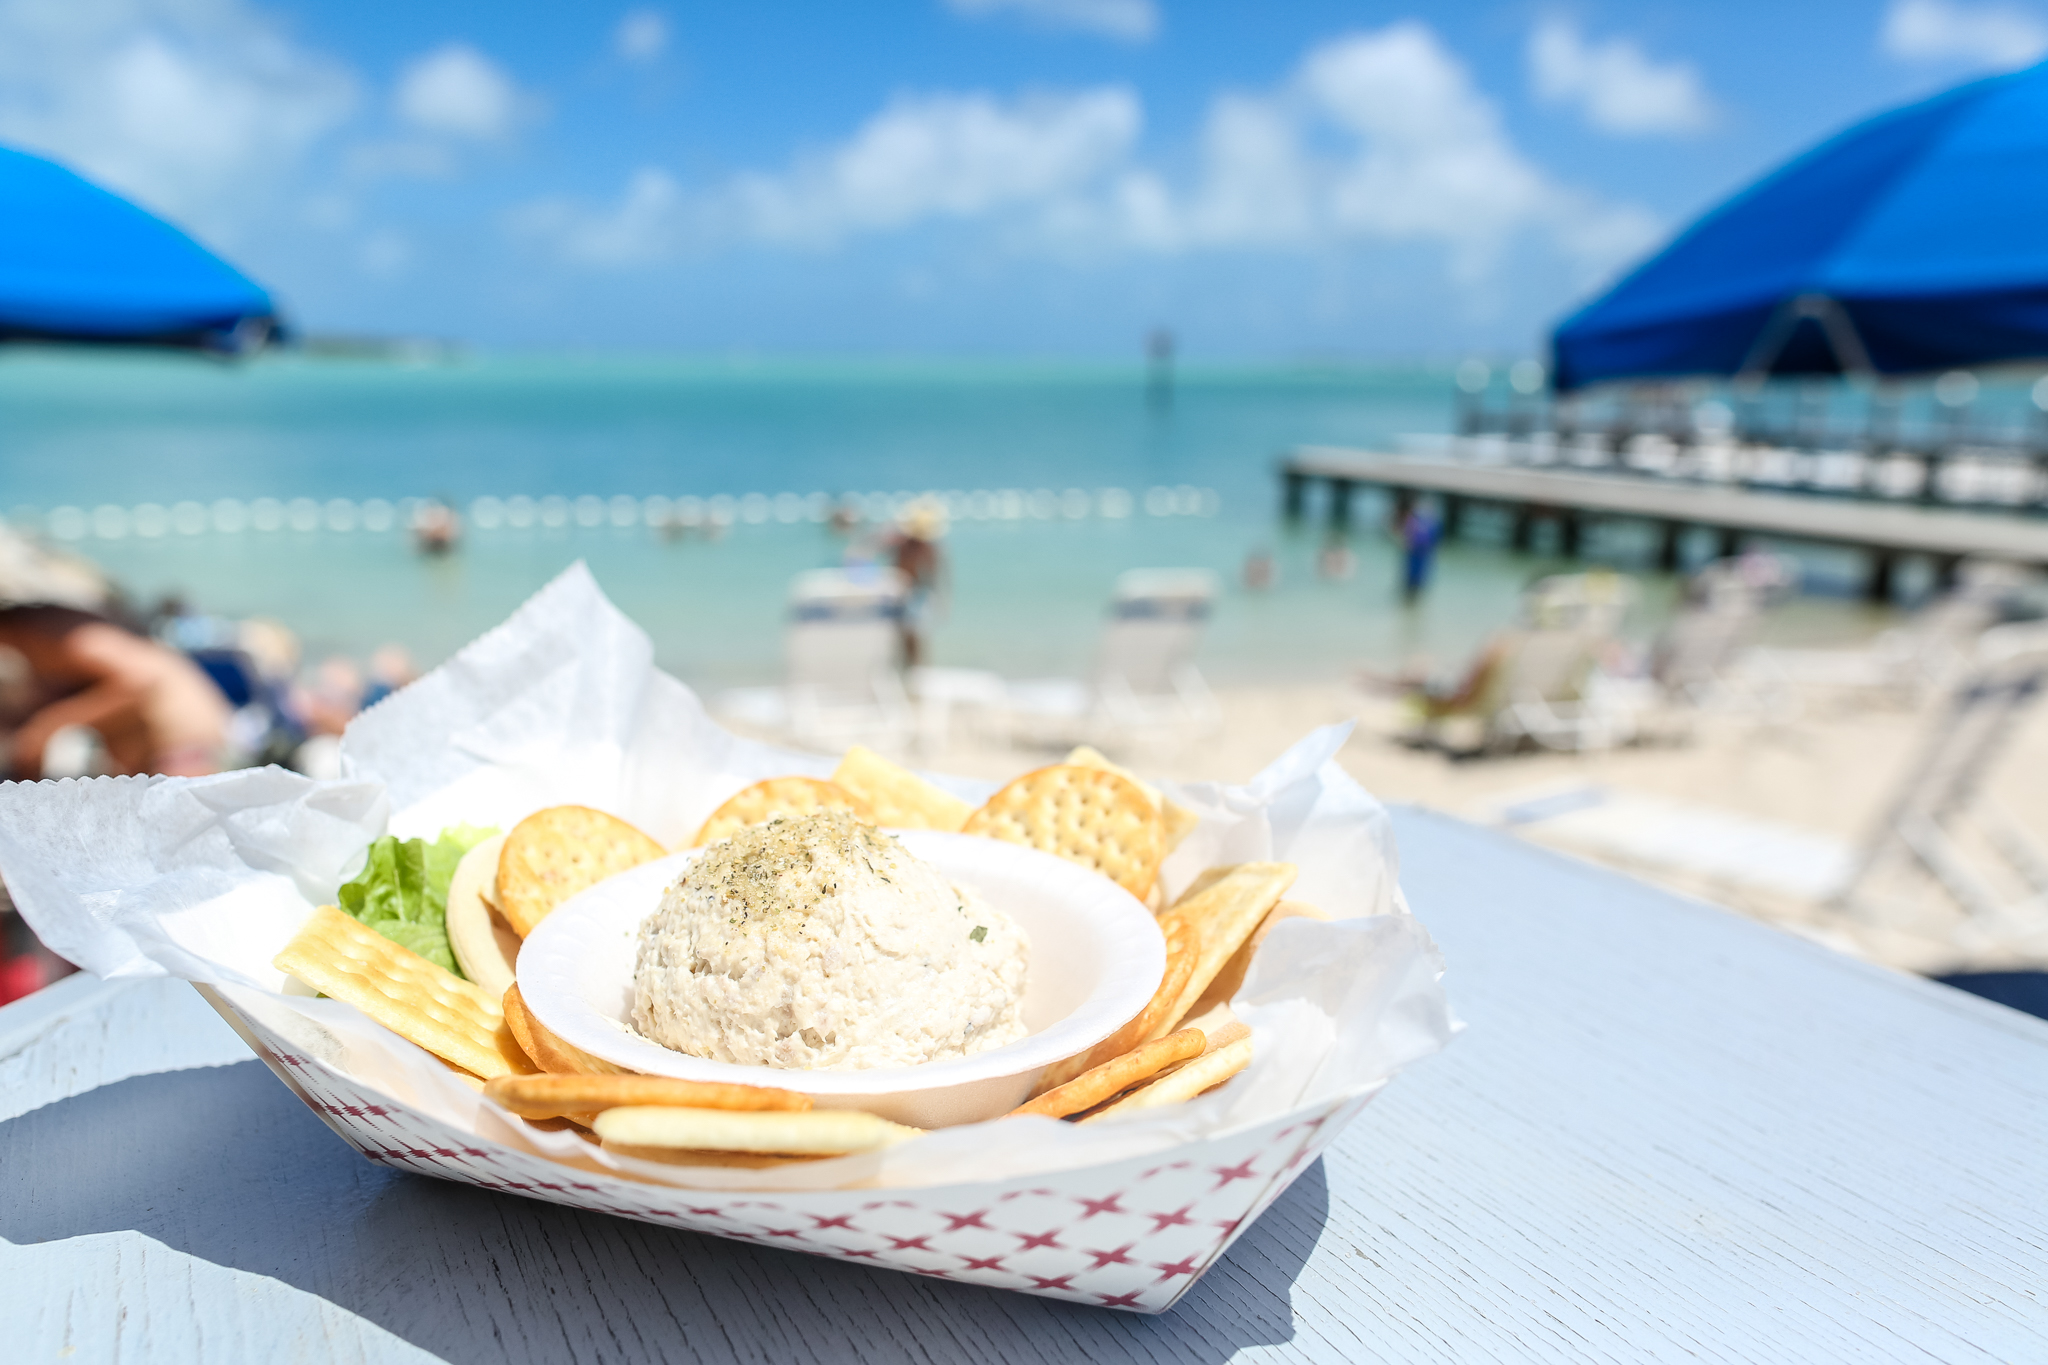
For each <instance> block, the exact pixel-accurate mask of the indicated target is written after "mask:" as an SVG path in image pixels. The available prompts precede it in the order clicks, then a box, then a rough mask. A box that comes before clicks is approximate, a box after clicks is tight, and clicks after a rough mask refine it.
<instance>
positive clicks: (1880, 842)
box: [1485, 624, 2048, 952]
mask: <svg viewBox="0 0 2048 1365" xmlns="http://www.w3.org/2000/svg"><path fill="white" fill-rule="evenodd" d="M2044 693H2048V625H2040V624H2032V625H2015V626H1999V627H1996V628H1994V629H1992V630H1990V631H1987V632H1986V633H1985V635H1984V637H1983V640H1982V642H1981V644H1980V645H1979V648H1978V650H1977V653H1976V656H1975V658H1974V660H1973V662H1972V663H1971V665H1970V666H1969V667H1968V668H1967V669H1966V670H1965V672H1964V675H1963V677H1962V678H1961V679H1960V680H1959V681H1958V682H1957V683H1956V685H1955V686H1954V687H1952V688H1951V689H1950V691H1949V694H1948V696H1947V699H1946V700H1945V702H1944V703H1943V705H1942V706H1941V708H1940V709H1939V711H1938V712H1937V714H1936V716H1935V718H1934V720H1933V722H1932V723H1931V724H1930V725H1929V727H1928V729H1927V732H1926V734H1925V735H1924V736H1923V738H1922V740H1921V745H1920V749H1919V752H1918V754H1917V756H1916V758H1915V760H1914V761H1913V762H1912V763H1911V764H1910V765H1909V766H1908V767H1907V768H1906V770H1905V771H1904V773H1903V774H1902V777H1901V780H1900V781H1899V783H1898V784H1897V787H1896V794H1895V795H1894V797H1893V799H1892V801H1891V803H1890V804H1889V806H1887V807H1886V809H1885V812H1884V815H1883V817H1882V818H1881V819H1880V820H1879V821H1878V822H1877V824H1876V827H1875V828H1874V829H1873V831H1872V833H1871V834H1870V836H1869V837H1868V838H1867V839H1865V840H1864V841H1863V842H1862V843H1861V844H1860V845H1859V844H1857V843H1854V842H1851V841H1848V840H1840V839H1833V838H1829V837H1827V836H1826V835H1822V834H1816V833H1813V832H1811V831H1807V830H1802V829H1799V828H1797V827H1795V826H1791V825H1786V824H1782V823H1779V822H1776V821H1769V820H1760V819H1757V818H1755V817H1752V816H1748V815H1743V814H1741V813H1738V812H1735V811H1723V810H1716V809H1714V808H1712V807H1709V806H1704V805H1695V804H1691V803H1688V802H1684V801H1676V800H1671V799H1668V798H1663V797H1656V796H1650V795H1646V794H1642V793H1631V792H1624V791H1616V790H1613V789H1610V788H1607V787H1604V786H1601V785H1596V784H1588V783H1569V784H1564V785H1561V786H1552V787H1548V788H1543V789H1538V790H1535V791H1529V792H1522V793H1518V794H1515V795H1511V796H1508V797H1505V798H1502V799H1500V800H1498V801H1497V802H1495V803H1493V806H1492V809H1491V811H1490V812H1489V813H1488V814H1487V816H1486V817H1485V818H1487V819H1488V820H1489V821H1490V822H1491V823H1497V824H1501V825H1505V826H1509V827H1514V828H1520V829H1530V830H1541V831H1542V832H1543V834H1544V835H1545V836H1546V838H1547V839H1548V841H1549V842H1552V843H1556V844H1561V845H1564V846H1567V847H1571V848H1574V849H1580V850H1583V851H1585V852H1588V853H1591V854H1593V855H1595V856H1597V857H1601V858H1605V859H1607V860H1609V861H1613V862H1617V863H1620V864H1622V865H1624V866H1628V867H1633V868H1641V869H1644V870H1648V871H1659V870H1662V871H1672V872H1681V873H1687V874H1691V875H1693V876H1697V877H1702V878H1705V879H1706V880H1707V881H1708V882H1710V883H1720V884H1722V885H1725V886H1727V887H1729V888H1753V889H1757V890H1763V891H1770V892H1775V893H1778V894H1781V895H1788V896H1792V897H1795V898H1797V899H1799V900H1803V901H1807V902H1811V903H1814V904H1816V905H1826V906H1830V907H1832V908H1834V909H1835V910H1837V911H1839V912H1842V913H1844V914H1847V915H1849V916H1851V917H1853V918H1855V919H1856V920H1858V921H1860V922H1863V923H1866V924H1871V925H1874V926H1879V927H1884V928H1890V929H1907V930H1910V931H1915V932H1918V933H1919V935H1920V936H1921V937H1923V938H1928V939H1946V940H1948V941H1952V942H1953V943H1954V944H1955V945H1956V947H1957V948H1958V949H1959V950H1960V951H1962V952H1977V951H1984V950H2023V951H2029V952H2039V951H2041V950H2042V949H2044V948H2048V849H2043V848H2042V847H2041V846H2040V844H2039V843H2038V842H2037V841H2035V840H2034V839H2033V838H2032V837H2030V836H2029V835H2028V834H2027V832H2026V831H2025V830H2024V829H2022V828H2021V827H2020V826H2019V824H2018V823H2017V822H2015V821H2014V820H2012V819H2011V818H2010V817H2008V816H2006V815H2005V814H2004V813H2003V812H2001V811H2000V810H1999V809H1998V807H1997V806H1996V804H1995V803H1993V802H1991V801H1990V800H1989V799H1988V798H1986V796H1985V795H1984V790H1983V789H1984V785H1985V782H1986V780H1987V778H1988V777H1989V776H1990V773H1991V770H1992V768H1993V767H1994V766H1995V764H1996V763H1997V761H1998V759H1999V757H2000V756H2001V755H2002V754H2003V753H2005V752H2007V751H2008V750H2009V749H2010V747H2011V746H2010V740H2011V738H2012V735H2013V732H2014V729H2015V728H2016V727H2017V726H2018V724H2019V723H2020V722H2021V721H2022V720H2023V719H2024V718H2025V716H2026V715H2027V713H2028V711H2029V710H2030V709H2031V707H2032V706H2033V705H2034V703H2035V702H2036V701H2038V700H2039V699H2040V697H2041V696H2042V695H2043V694H2044ZM1916 880H1917V881H1918V882H1920V883H1921V886H1920V887H1919V888H1916V887H1915V885H1914V883H1915V881H1916ZM1929 883H1931V886H1932V889H1934V890H1935V891H1937V892H1938V893H1939V895H1938V896H1936V897H1933V898H1929V897H1926V896H1922V895H1916V894H1914V892H1915V891H1916V889H1926V887H1927V884H1929ZM2015 891H2016V892H2017V894H2014V892H2015ZM1930 899H1931V900H1932V901H1934V902H1947V903H1948V904H1947V906H1946V912H1945V913H1942V912H1941V911H1940V910H1939V909H1937V908H1936V906H1934V905H1930ZM1958 909H1960V911H1961V912H1962V920H1961V923H1960V924H1958V923H1957V922H1956V919H1955V912H1956V910H1958ZM1930 910H1934V911H1935V915H1934V916H1931V915H1930ZM1936 916H1938V917H1936Z"/></svg>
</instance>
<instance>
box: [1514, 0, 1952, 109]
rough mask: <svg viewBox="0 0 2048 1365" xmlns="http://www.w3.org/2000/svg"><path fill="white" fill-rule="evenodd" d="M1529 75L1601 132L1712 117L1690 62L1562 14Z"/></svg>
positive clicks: (1537, 50)
mask: <svg viewBox="0 0 2048 1365" xmlns="http://www.w3.org/2000/svg"><path fill="white" fill-rule="evenodd" d="M1934 2H1935V3H1939V0H1934ZM1529 79H1530V83H1531V84H1533V85H1534V86H1535V87H1536V95H1537V98H1539V99H1541V100H1543V101H1545V102H1546V103H1549V104H1575V105H1577V106H1579V107H1580V108H1581V109H1582V110H1583V111H1584V112H1585V115H1586V120H1587V121H1588V122H1589V123H1591V124H1592V125H1593V126H1594V127H1595V128H1598V129H1601V130H1602V131H1603V132H1609V133H1619V134H1622V135H1623V136H1642V135H1644V134H1653V133H1692V132H1698V131H1699V130H1700V129H1702V128H1705V127H1707V126H1708V125H1709V124H1711V123H1712V122H1713V121H1714V104H1713V101H1712V100H1711V99H1709V98H1708V97H1707V90H1706V86H1705V85H1704V84H1703V83H1702V82H1701V80H1700V75H1699V72H1698V71H1697V70H1695V69H1694V68H1693V65H1692V63H1690V62H1658V61H1655V60H1653V59H1652V58H1651V57H1649V56H1648V55H1647V54H1645V53H1644V51H1643V50H1642V49H1641V48H1639V47H1637V46H1636V45H1635V44H1634V43H1632V42H1630V41H1629V40H1628V39H1626V38H1610V39H1608V40H1607V41H1606V42H1602V43H1589V42H1587V41H1586V40H1585V38H1584V37H1583V36H1581V35H1580V33H1579V30H1578V27H1577V25H1575V24H1572V23H1570V22H1569V21H1567V20H1564V19H1548V20H1545V21H1544V22H1543V23H1541V24H1538V25H1537V26H1536V29H1535V31H1534V32H1533V33H1531V34H1530V35H1529Z"/></svg>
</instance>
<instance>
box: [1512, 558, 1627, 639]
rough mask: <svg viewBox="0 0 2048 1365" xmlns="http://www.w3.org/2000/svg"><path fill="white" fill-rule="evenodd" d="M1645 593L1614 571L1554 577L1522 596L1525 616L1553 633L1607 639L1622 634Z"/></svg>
mask: <svg viewBox="0 0 2048 1365" xmlns="http://www.w3.org/2000/svg"><path fill="white" fill-rule="evenodd" d="M1640 596H1641V593H1640V592H1639V591H1638V589H1637V588H1636V583H1635V580H1634V579H1632V578H1628V577H1626V576H1624V575H1622V574H1618V573H1615V572H1613V571H1612V570H1610V569H1588V570H1586V571H1585V572H1584V573H1570V574H1552V575H1551V576H1549V577H1548V578H1539V579H1537V580H1536V581H1535V582H1534V583H1531V584H1530V585H1529V587H1528V588H1527V590H1525V591H1524V592H1523V594H1522V615H1523V616H1524V617H1525V618H1526V619H1527V620H1528V622H1529V623H1530V624H1531V625H1534V626H1537V627H1540V628H1543V629H1549V630H1577V631H1583V632H1585V633H1586V634H1588V635H1593V636H1598V637H1600V638H1603V639H1607V638H1612V637H1614V636H1616V635H1619V634H1620V633H1621V628H1622V626H1623V625H1624V624H1625V623H1626V622H1627V620H1628V614H1629V612H1630V611H1631V610H1633V609H1634V607H1635V604H1636V600H1637V598H1638V597H1640Z"/></svg>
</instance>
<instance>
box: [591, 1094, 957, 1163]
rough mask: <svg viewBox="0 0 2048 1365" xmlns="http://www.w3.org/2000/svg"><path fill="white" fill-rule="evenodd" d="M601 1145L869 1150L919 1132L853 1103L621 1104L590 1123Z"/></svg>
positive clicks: (784, 1152)
mask: <svg viewBox="0 0 2048 1365" xmlns="http://www.w3.org/2000/svg"><path fill="white" fill-rule="evenodd" d="M591 1126H592V1127H593V1128H595V1129H596V1130H597V1135H598V1136H599V1137H601V1138H603V1139H604V1141H605V1145H606V1146H608V1147H609V1146H611V1145H612V1144H613V1143H617V1144H619V1145H621V1146H625V1147H667V1148H672V1149H681V1150H687V1151H705V1152H759V1153H762V1154H764V1155H773V1156H843V1155H845V1154H847V1153H849V1152H867V1151H873V1150H874V1149H876V1148H878V1147H888V1146H892V1145H894V1144H895V1143H898V1142H903V1141H906V1140H908V1139H910V1138H914V1137H919V1136H922V1132H921V1130H919V1129H916V1128H906V1127H904V1126H903V1125H902V1124H900V1123H891V1122H889V1120H887V1119H885V1118H881V1117H879V1116H877V1115H875V1114H868V1113H863V1112H862V1111H860V1110H858V1109H813V1110H810V1111H809V1112H807V1113H764V1112H761V1111H759V1110H751V1111H749V1110H735V1109H681V1108H675V1107H672V1106H667V1105H662V1106H653V1105H626V1106H621V1107H619V1108H616V1109H607V1110H605V1111H604V1112H603V1113H602V1114H599V1115H598V1116H597V1121H596V1122H595V1123H594V1124H592V1125H591Z"/></svg>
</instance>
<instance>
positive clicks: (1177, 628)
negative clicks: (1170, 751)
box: [1003, 569, 1222, 748]
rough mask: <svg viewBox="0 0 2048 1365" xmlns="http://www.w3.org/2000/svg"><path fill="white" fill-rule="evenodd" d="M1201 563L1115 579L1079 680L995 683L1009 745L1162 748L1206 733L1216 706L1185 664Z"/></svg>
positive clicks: (1199, 627)
mask: <svg viewBox="0 0 2048 1365" xmlns="http://www.w3.org/2000/svg"><path fill="white" fill-rule="evenodd" d="M1216 593H1217V583H1216V575H1214V574H1212V573H1210V572H1208V571H1207V570H1206V569H1133V570H1131V571H1129V572H1128V573H1125V574H1122V575H1121V576H1119V577H1118V579H1117V581H1116V588H1115V591H1114V593H1113V595H1112V597H1111V601H1110V610H1109V616H1110V619H1109V622H1108V624H1107V625H1106V626H1104V627H1103V631H1102V638H1101V641H1100V643H1099V644H1098V645H1097V647H1096V654H1095V664H1094V667H1093V668H1092V669H1090V671H1089V674H1088V676H1087V678H1085V679H1081V678H1044V679H1035V680H1027V681H1022V682H1012V683H1008V684H1006V685H1005V688H1004V699H1003V712H1004V718H1005V721H1006V723H1007V726H1008V729H1009V733H1010V738H1011V741H1012V742H1013V743H1028V744H1041V745H1042V744H1069V743H1075V742H1080V741H1084V740H1085V741H1087V742H1090V743H1095V744H1099V745H1101V746H1102V747H1104V748H1114V747H1118V746H1120V745H1129V744H1135V745H1140V746H1146V745H1157V744H1169V743H1176V742H1181V741H1185V740H1188V739H1192V738H1195V737H1198V736H1200V735H1203V734H1208V733H1213V732H1214V731H1215V729H1216V728H1217V727H1218V726H1219V725H1221V723H1222V709H1221V707H1219V706H1218V705H1217V703H1216V698H1215V695H1214V694H1213V693H1211V692H1210V690H1209V684H1208V683H1207V682H1206V681H1205V680H1204V679H1203V677H1202V673H1201V670H1200V669H1198V668H1197V667H1196V666H1195V652H1196V650H1197V648H1198V647H1199V646H1200V644H1201V641H1202V634H1203V632H1204V631H1205V630H1206V629H1207V627H1208V622H1209V615H1210V612H1211V611H1212V610H1213V608H1214V606H1215V601H1216Z"/></svg>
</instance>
